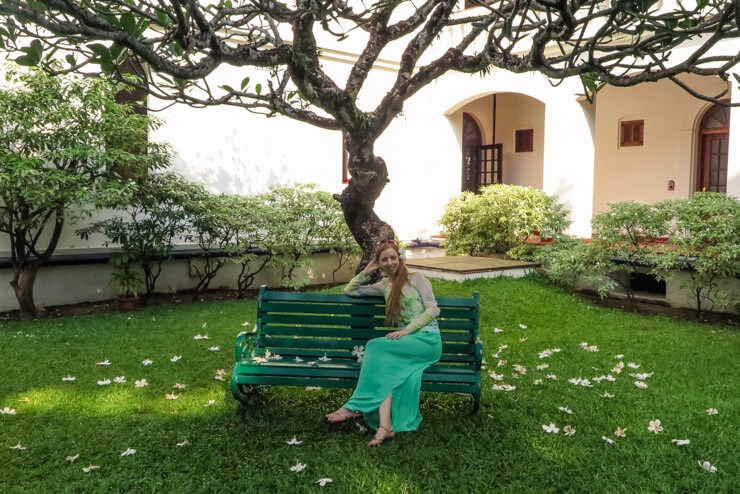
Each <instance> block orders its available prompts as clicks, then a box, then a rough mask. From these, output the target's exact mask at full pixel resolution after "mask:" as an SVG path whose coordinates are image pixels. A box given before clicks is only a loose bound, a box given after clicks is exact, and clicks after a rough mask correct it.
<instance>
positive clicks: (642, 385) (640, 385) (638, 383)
mask: <svg viewBox="0 0 740 494" xmlns="http://www.w3.org/2000/svg"><path fill="white" fill-rule="evenodd" d="M635 387H637V388H640V389H647V387H648V385H647V383H646V382H645V381H635Z"/></svg>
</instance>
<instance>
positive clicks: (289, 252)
mask: <svg viewBox="0 0 740 494" xmlns="http://www.w3.org/2000/svg"><path fill="white" fill-rule="evenodd" d="M265 204H266V206H267V207H268V208H269V209H272V212H271V215H272V219H273V221H272V224H271V225H269V231H270V236H271V237H272V239H271V241H272V254H273V257H272V260H271V264H272V265H273V266H275V267H277V268H278V269H279V270H280V273H281V276H280V286H282V287H287V288H300V287H301V286H303V285H305V284H306V283H308V278H307V277H306V276H302V275H299V274H298V269H299V268H304V267H307V266H310V265H311V264H312V263H313V259H312V257H311V254H312V253H313V252H314V251H315V250H316V249H336V248H337V246H338V245H343V246H345V248H346V246H347V241H346V236H347V233H348V232H349V230H348V229H347V231H346V232H345V233H342V231H341V228H342V226H344V216H343V214H342V209H341V207H340V205H339V202H337V201H336V200H335V199H334V198H333V197H332V195H331V194H329V193H328V192H323V191H319V190H316V186H315V185H313V184H296V185H295V186H293V187H287V186H274V187H272V188H271V189H270V191H269V192H268V193H267V194H266V196H265ZM344 228H346V226H344ZM341 239H345V240H341Z"/></svg>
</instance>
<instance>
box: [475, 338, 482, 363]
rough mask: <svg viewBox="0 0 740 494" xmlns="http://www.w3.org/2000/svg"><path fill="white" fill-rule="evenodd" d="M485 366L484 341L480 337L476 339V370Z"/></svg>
mask: <svg viewBox="0 0 740 494" xmlns="http://www.w3.org/2000/svg"><path fill="white" fill-rule="evenodd" d="M482 367H483V342H482V341H481V340H480V338H479V339H477V340H476V341H475V370H478V371H479V370H481V368H482Z"/></svg>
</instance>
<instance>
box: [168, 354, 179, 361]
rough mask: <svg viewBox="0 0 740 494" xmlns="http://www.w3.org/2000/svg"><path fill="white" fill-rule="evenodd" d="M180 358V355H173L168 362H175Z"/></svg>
mask: <svg viewBox="0 0 740 494" xmlns="http://www.w3.org/2000/svg"><path fill="white" fill-rule="evenodd" d="M181 358H182V355H175V356H173V357H172V358H171V359H170V362H177V361H178V360H180V359H181Z"/></svg>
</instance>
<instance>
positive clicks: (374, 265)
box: [362, 259, 380, 274]
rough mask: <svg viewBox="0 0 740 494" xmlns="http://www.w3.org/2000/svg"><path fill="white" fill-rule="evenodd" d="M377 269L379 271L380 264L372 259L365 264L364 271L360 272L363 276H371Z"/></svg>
mask: <svg viewBox="0 0 740 494" xmlns="http://www.w3.org/2000/svg"><path fill="white" fill-rule="evenodd" d="M378 269H380V264H379V263H378V261H376V260H375V259H373V260H372V261H370V262H369V263H367V266H365V269H363V270H362V272H363V273H365V274H373V273H374V272H375V271H377V270H378Z"/></svg>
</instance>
